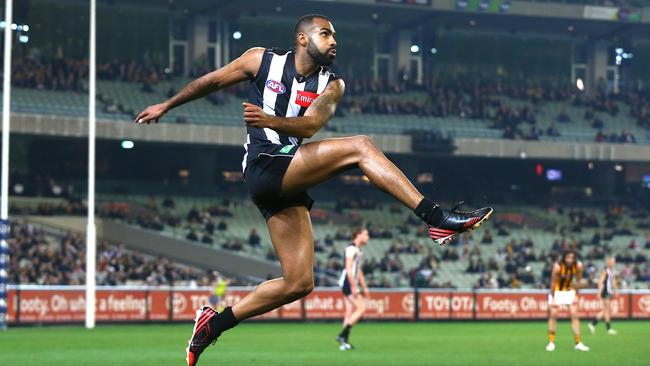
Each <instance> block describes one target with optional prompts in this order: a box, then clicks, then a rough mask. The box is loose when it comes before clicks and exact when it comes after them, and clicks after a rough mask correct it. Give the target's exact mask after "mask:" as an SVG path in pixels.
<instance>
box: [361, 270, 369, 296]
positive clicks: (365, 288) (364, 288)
mask: <svg viewBox="0 0 650 366" xmlns="http://www.w3.org/2000/svg"><path fill="white" fill-rule="evenodd" d="M359 283H360V284H361V290H362V291H363V296H364V297H368V295H369V293H370V292H369V291H368V286H366V276H364V275H363V270H362V269H361V268H359Z"/></svg>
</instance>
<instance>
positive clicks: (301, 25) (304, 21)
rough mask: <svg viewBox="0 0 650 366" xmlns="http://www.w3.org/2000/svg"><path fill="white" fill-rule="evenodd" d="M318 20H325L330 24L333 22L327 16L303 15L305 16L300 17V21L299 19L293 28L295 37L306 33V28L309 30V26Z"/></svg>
mask: <svg viewBox="0 0 650 366" xmlns="http://www.w3.org/2000/svg"><path fill="white" fill-rule="evenodd" d="M317 18H320V19H325V20H327V21H328V22H330V23H331V22H332V20H331V19H330V18H328V17H326V16H325V15H321V14H307V15H303V16H301V17H300V19H298V21H297V22H296V25H295V26H294V27H293V35H294V36H297V35H298V33H300V32H304V31H305V28H307V27H308V26H309V25H311V24H312V23H313V21H314V19H317Z"/></svg>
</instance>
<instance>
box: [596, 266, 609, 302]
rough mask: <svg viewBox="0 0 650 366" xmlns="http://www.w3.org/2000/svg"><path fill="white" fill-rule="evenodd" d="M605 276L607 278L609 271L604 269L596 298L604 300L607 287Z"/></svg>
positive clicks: (599, 279) (599, 280)
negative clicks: (604, 291) (604, 289)
mask: <svg viewBox="0 0 650 366" xmlns="http://www.w3.org/2000/svg"><path fill="white" fill-rule="evenodd" d="M605 276H607V270H606V269H604V270H602V271H601V272H600V275H599V276H598V293H597V294H596V296H598V298H599V299H602V298H603V288H604V287H605Z"/></svg>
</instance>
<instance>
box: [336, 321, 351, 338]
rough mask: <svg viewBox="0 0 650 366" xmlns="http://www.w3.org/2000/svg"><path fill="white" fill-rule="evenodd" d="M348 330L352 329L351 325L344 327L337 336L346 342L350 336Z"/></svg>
mask: <svg viewBox="0 0 650 366" xmlns="http://www.w3.org/2000/svg"><path fill="white" fill-rule="evenodd" d="M350 329H352V326H351V325H346V326H345V327H343V330H342V331H341V333H340V334H339V337H341V338H343V339H345V340H346V341H347V339H348V337H349V336H350Z"/></svg>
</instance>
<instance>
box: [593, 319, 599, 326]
mask: <svg viewBox="0 0 650 366" xmlns="http://www.w3.org/2000/svg"><path fill="white" fill-rule="evenodd" d="M596 324H598V319H594V320H593V321H592V322H591V325H593V326H594V327H595V326H596Z"/></svg>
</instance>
